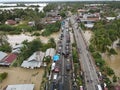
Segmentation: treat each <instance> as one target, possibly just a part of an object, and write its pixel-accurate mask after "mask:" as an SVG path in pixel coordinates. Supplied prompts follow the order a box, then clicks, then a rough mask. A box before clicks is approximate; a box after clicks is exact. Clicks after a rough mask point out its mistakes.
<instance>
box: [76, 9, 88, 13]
mask: <svg viewBox="0 0 120 90" xmlns="http://www.w3.org/2000/svg"><path fill="white" fill-rule="evenodd" d="M77 12H78V13H85V12H88V10H85V9H78V10H77Z"/></svg>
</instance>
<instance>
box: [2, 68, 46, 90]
mask: <svg viewBox="0 0 120 90" xmlns="http://www.w3.org/2000/svg"><path fill="white" fill-rule="evenodd" d="M3 72H7V73H8V76H7V78H6V79H5V80H3V81H2V82H0V90H3V88H4V87H6V86H7V85H12V84H35V89H34V90H40V89H39V88H40V84H41V82H42V77H43V74H44V69H42V68H41V69H24V68H20V67H10V68H8V67H0V73H3Z"/></svg>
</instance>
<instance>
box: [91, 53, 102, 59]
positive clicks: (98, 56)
mask: <svg viewBox="0 0 120 90" xmlns="http://www.w3.org/2000/svg"><path fill="white" fill-rule="evenodd" d="M93 57H94V58H95V59H101V58H102V56H101V54H100V53H99V52H94V53H93Z"/></svg>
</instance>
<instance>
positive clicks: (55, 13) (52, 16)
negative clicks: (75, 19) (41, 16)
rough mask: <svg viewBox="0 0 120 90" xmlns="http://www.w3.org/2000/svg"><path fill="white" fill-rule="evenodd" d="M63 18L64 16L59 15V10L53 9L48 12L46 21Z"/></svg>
mask: <svg viewBox="0 0 120 90" xmlns="http://www.w3.org/2000/svg"><path fill="white" fill-rule="evenodd" d="M61 19H62V18H61V16H60V15H59V13H58V11H53V10H51V12H47V13H46V18H45V22H46V23H55V22H56V21H60V20H61Z"/></svg>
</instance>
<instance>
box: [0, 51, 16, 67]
mask: <svg viewBox="0 0 120 90" xmlns="http://www.w3.org/2000/svg"><path fill="white" fill-rule="evenodd" d="M16 58H17V55H16V54H13V53H10V54H9V55H7V56H6V57H5V58H4V59H3V60H1V61H0V65H1V66H10V65H11V64H12V63H13V61H14V60H16Z"/></svg>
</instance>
